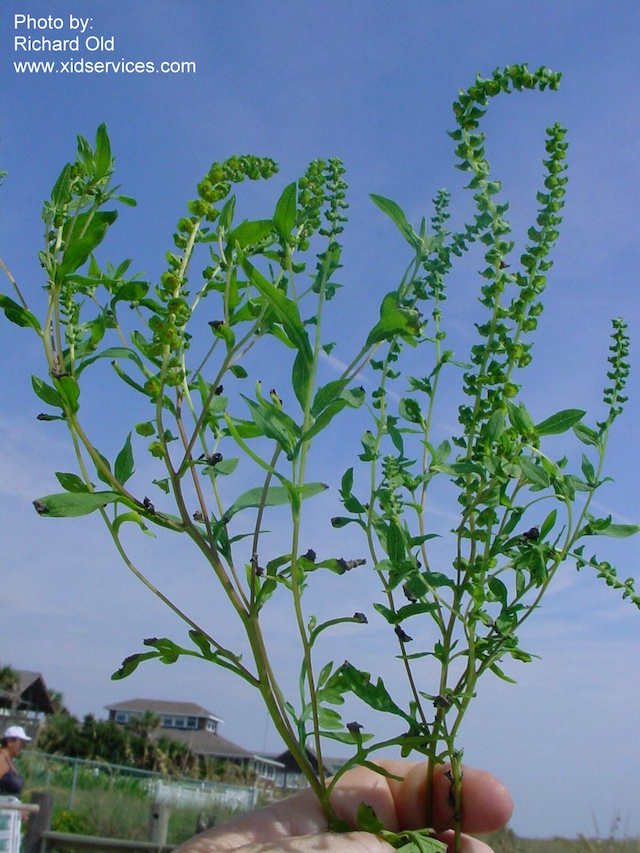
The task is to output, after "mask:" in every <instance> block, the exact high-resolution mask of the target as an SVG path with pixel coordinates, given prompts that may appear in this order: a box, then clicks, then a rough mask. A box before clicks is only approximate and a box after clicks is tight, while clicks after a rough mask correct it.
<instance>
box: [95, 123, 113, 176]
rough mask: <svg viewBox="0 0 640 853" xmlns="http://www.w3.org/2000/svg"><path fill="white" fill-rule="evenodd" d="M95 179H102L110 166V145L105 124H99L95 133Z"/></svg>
mask: <svg viewBox="0 0 640 853" xmlns="http://www.w3.org/2000/svg"><path fill="white" fill-rule="evenodd" d="M94 159H95V166H96V171H95V177H96V179H100V178H102V177H103V176H104V175H106V173H107V172H108V170H109V167H110V166H111V143H110V142H109V134H108V133H107V126H106V124H104V123H103V124H101V125H100V127H99V128H98V130H97V131H96V153H95V158H94Z"/></svg>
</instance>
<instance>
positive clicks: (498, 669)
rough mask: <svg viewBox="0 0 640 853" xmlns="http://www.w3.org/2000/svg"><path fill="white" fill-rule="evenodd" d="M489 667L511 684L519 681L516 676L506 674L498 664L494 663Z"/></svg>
mask: <svg viewBox="0 0 640 853" xmlns="http://www.w3.org/2000/svg"><path fill="white" fill-rule="evenodd" d="M489 669H490V670H491V672H492V673H493V674H494V675H497V676H498V678H501V679H502V680H503V681H508V682H509V684H516V683H517V682H516V680H515V679H514V678H509V676H508V675H505V673H504V672H503V671H502V670H501V669H500V667H499V666H498V664H496V663H492V664H491V666H490V667H489Z"/></svg>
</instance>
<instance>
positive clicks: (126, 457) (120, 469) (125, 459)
mask: <svg viewBox="0 0 640 853" xmlns="http://www.w3.org/2000/svg"><path fill="white" fill-rule="evenodd" d="M113 473H114V476H115V478H116V480H117V481H118V482H119V483H122V485H124V484H125V483H126V482H127V480H128V479H129V477H131V475H132V474H133V451H132V449H131V433H129V435H128V436H127V439H126V441H125V443H124V447H123V448H122V450H121V451H120V453H118V455H117V457H116V462H115V465H114V467H113Z"/></svg>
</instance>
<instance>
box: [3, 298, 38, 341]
mask: <svg viewBox="0 0 640 853" xmlns="http://www.w3.org/2000/svg"><path fill="white" fill-rule="evenodd" d="M0 308H2V310H3V311H4V313H5V316H6V318H7V320H9V322H11V323H15V324H16V326H22V327H23V328H25V327H27V326H31V328H32V329H35V330H36V331H38V332H39V331H40V323H39V322H38V318H37V317H36V316H35V315H34V314H32V313H31V311H27V309H26V308H23V307H22V305H18V303H17V302H14V301H13V299H10V298H9V297H8V296H4V294H2V293H0Z"/></svg>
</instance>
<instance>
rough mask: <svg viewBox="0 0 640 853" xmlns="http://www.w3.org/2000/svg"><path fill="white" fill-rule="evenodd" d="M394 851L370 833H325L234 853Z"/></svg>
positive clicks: (286, 839)
mask: <svg viewBox="0 0 640 853" xmlns="http://www.w3.org/2000/svg"><path fill="white" fill-rule="evenodd" d="M393 849H394V848H393V847H392V846H391V845H390V844H387V842H386V841H382V839H380V838H378V837H377V836H375V835H371V834H370V833H368V832H346V833H344V834H342V835H336V834H332V833H326V832H323V833H317V834H314V835H299V836H297V837H296V838H284V839H281V840H280V841H270V842H268V843H267V844H247V845H245V846H244V847H239V848H234V853H319V851H321V852H322V853H393ZM467 853H476V851H467ZM477 853H481V851H477Z"/></svg>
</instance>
